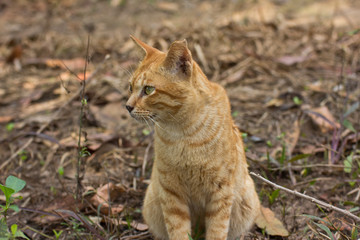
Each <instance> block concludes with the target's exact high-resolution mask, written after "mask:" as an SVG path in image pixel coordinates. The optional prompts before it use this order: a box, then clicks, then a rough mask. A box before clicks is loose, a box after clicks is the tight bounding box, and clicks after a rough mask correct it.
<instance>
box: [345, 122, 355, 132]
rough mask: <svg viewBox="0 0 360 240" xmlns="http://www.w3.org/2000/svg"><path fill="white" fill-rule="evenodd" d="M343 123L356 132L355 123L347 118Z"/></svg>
mask: <svg viewBox="0 0 360 240" xmlns="http://www.w3.org/2000/svg"><path fill="white" fill-rule="evenodd" d="M343 125H344V127H346V128H347V129H349V130H350V131H352V132H354V133H356V130H355V128H354V126H353V125H352V124H351V122H349V121H348V120H347V119H345V120H344V121H343Z"/></svg>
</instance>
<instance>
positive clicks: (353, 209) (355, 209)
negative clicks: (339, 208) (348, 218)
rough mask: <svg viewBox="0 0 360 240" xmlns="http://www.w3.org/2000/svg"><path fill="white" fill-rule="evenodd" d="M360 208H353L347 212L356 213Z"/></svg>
mask: <svg viewBox="0 0 360 240" xmlns="http://www.w3.org/2000/svg"><path fill="white" fill-rule="evenodd" d="M359 209H360V208H359V207H354V208H351V209H349V212H357V211H358V210H359Z"/></svg>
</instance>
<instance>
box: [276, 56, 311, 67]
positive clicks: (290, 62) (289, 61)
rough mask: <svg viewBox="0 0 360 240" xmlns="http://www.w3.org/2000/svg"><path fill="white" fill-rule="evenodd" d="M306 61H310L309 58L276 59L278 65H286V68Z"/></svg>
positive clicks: (284, 57)
mask: <svg viewBox="0 0 360 240" xmlns="http://www.w3.org/2000/svg"><path fill="white" fill-rule="evenodd" d="M306 59H308V57H307V56H282V57H280V58H278V59H276V61H277V62H278V63H281V64H284V65H286V66H291V65H294V64H296V63H302V62H304V61H305V60H306Z"/></svg>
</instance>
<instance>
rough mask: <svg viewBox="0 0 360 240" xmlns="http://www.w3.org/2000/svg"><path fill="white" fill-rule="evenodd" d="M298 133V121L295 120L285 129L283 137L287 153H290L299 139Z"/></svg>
mask: <svg viewBox="0 0 360 240" xmlns="http://www.w3.org/2000/svg"><path fill="white" fill-rule="evenodd" d="M299 135H300V126H299V121H298V120H296V121H295V122H294V123H293V125H292V126H291V129H290V130H289V131H287V133H286V135H285V139H284V141H285V143H286V147H287V150H288V153H290V154H291V153H292V152H293V151H294V148H295V146H296V144H297V141H298V140H299Z"/></svg>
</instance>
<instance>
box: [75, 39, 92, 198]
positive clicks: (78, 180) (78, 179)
mask: <svg viewBox="0 0 360 240" xmlns="http://www.w3.org/2000/svg"><path fill="white" fill-rule="evenodd" d="M89 48H90V35H88V40H87V47H86V56H85V66H84V80H83V81H81V85H82V87H81V92H80V99H81V108H80V116H79V139H78V156H77V164H76V176H75V177H76V199H80V196H81V188H82V186H81V180H82V176H80V169H81V166H82V159H83V157H84V154H83V147H82V146H81V135H82V131H83V117H84V109H85V106H86V100H85V89H86V88H85V87H86V70H87V66H88V61H89ZM85 142H86V134H85Z"/></svg>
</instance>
